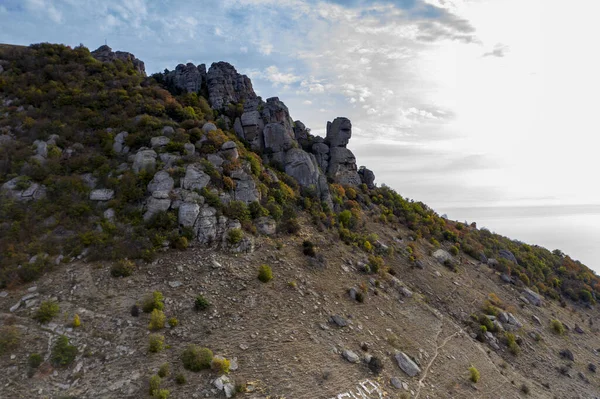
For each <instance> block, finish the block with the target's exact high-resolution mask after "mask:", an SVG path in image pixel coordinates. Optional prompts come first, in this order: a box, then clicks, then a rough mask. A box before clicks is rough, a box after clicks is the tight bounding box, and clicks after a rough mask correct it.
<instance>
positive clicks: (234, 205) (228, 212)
mask: <svg viewBox="0 0 600 399" xmlns="http://www.w3.org/2000/svg"><path fill="white" fill-rule="evenodd" d="M223 213H224V214H225V216H227V217H228V218H230V219H234V220H239V221H240V222H243V221H245V220H250V211H249V210H248V206H247V205H246V203H245V202H242V201H231V202H230V203H229V204H227V206H226V207H225V209H224V210H223Z"/></svg>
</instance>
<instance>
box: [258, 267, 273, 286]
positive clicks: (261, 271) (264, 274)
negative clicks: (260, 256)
mask: <svg viewBox="0 0 600 399" xmlns="http://www.w3.org/2000/svg"><path fill="white" fill-rule="evenodd" d="M258 279H259V280H260V281H262V282H263V283H268V282H269V281H271V280H273V271H272V270H271V267H270V266H269V265H261V266H260V267H259V268H258Z"/></svg>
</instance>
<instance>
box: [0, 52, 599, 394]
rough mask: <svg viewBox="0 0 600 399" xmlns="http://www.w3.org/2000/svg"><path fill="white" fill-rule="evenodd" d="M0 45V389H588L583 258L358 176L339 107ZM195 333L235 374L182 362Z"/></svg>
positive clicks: (181, 70)
mask: <svg viewBox="0 0 600 399" xmlns="http://www.w3.org/2000/svg"><path fill="white" fill-rule="evenodd" d="M0 66H2V69H1V70H0V95H1V96H2V98H1V101H2V103H1V107H0V108H1V109H0V112H1V115H2V119H0V129H1V133H2V135H0V154H2V155H1V156H0V183H1V184H2V186H1V191H2V194H1V195H2V197H1V200H2V202H1V206H0V237H1V238H0V264H1V265H2V266H1V268H0V271H1V272H2V273H1V275H0V282H1V284H2V286H3V289H4V291H1V292H0V309H2V311H3V312H4V313H2V314H0V321H1V323H2V324H1V325H0V328H1V329H2V334H0V335H1V336H2V338H1V339H0V356H2V357H1V358H0V361H2V363H3V364H5V365H6V372H5V373H4V374H3V375H2V377H0V383H1V386H2V388H0V392H2V393H3V394H4V395H3V396H6V397H32V396H37V397H63V396H71V397H86V398H87V397H89V398H92V397H107V398H108V397H146V396H149V395H150V394H151V395H152V396H155V397H166V396H167V395H168V393H167V392H166V391H165V390H168V391H170V395H171V397H181V398H185V397H216V396H219V395H225V394H227V395H231V394H233V392H230V391H231V390H233V389H234V388H236V389H237V390H238V391H240V392H239V393H238V394H239V395H246V396H248V397H290V398H309V397H323V398H331V397H338V398H343V397H367V398H375V397H382V396H389V397H465V398H467V397H489V398H497V397H506V398H512V397H519V396H524V395H529V396H531V397H539V398H545V397H551V396H555V397H561V398H562V397H573V398H575V397H593V396H594V395H597V391H598V386H599V383H600V381H599V380H598V378H597V377H596V375H595V367H596V366H595V364H596V362H597V356H598V353H597V350H596V348H599V347H600V345H599V342H598V330H597V329H596V327H595V324H594V323H595V322H596V318H597V312H596V310H595V309H594V307H593V305H594V304H595V300H596V295H597V293H598V292H600V284H599V283H598V282H599V281H600V280H599V279H598V277H597V276H596V275H595V274H594V273H593V272H591V271H590V270H589V269H588V268H586V267H585V266H584V265H581V264H580V263H578V262H575V261H573V260H571V259H570V258H569V257H568V256H566V255H564V254H563V253H561V252H560V251H554V252H552V253H551V252H549V251H547V250H546V249H544V248H540V247H536V246H530V245H527V244H524V243H520V242H514V241H511V240H509V239H507V238H505V237H501V236H498V235H496V234H493V233H491V232H489V231H486V230H479V229H477V228H476V225H475V224H472V225H466V224H463V223H457V222H453V221H449V220H446V219H444V218H441V217H439V216H438V215H437V214H436V213H435V212H434V211H432V210H431V209H429V208H428V207H427V206H426V205H424V204H422V203H418V202H413V201H408V200H406V199H404V198H402V197H401V196H400V195H399V194H397V193H395V192H394V191H393V190H391V189H389V188H388V187H385V186H382V187H376V185H375V184H374V180H375V177H374V175H373V172H371V171H370V170H368V169H367V168H364V167H361V168H358V167H357V162H356V159H355V157H354V155H353V154H352V152H351V151H350V150H348V149H347V148H346V146H347V144H348V141H349V140H350V139H351V136H352V123H351V122H350V120H348V119H347V118H336V119H334V120H333V121H332V122H328V124H327V134H326V137H324V138H321V137H316V136H313V135H311V134H310V130H309V129H307V128H306V127H305V125H304V124H303V123H302V122H301V121H294V120H293V119H292V118H291V116H290V112H289V110H288V108H287V107H286V106H285V104H284V103H283V102H282V101H280V100H279V99H278V98H276V97H273V98H269V99H267V100H266V101H263V100H262V99H261V98H260V97H258V96H257V95H256V94H255V92H254V90H253V88H252V83H251V82H250V80H249V79H248V78H247V77H246V76H243V75H240V74H238V73H237V71H236V70H235V68H234V67H233V66H231V65H230V64H227V63H224V62H218V63H213V64H212V65H211V66H210V67H209V69H208V71H207V70H206V66H205V65H203V64H202V65H199V66H195V65H193V64H187V65H179V66H177V67H176V69H175V70H174V71H165V72H164V73H160V74H154V75H152V76H151V77H149V78H148V77H146V76H145V69H144V64H143V62H141V61H140V60H137V59H136V58H135V57H134V56H133V55H132V54H129V53H123V52H113V51H112V50H111V49H110V48H107V47H101V48H100V49H98V50H96V51H94V52H92V53H90V52H89V51H88V50H87V49H85V48H84V47H78V48H76V49H70V48H68V47H65V46H60V45H50V44H41V45H33V46H31V47H28V48H26V47H11V46H1V47H0ZM261 265H268V266H270V267H271V268H272V271H273V275H274V278H273V280H272V281H270V282H266V283H262V282H260V281H259V279H258V278H257V276H258V270H259V266H261ZM155 291H159V292H161V293H162V295H164V299H163V300H162V301H161V300H158V301H157V302H159V303H160V304H156V306H157V307H158V308H162V309H160V311H159V309H157V310H156V312H154V313H153V314H152V316H150V315H149V314H146V313H142V314H137V313H138V312H139V311H137V310H134V309H133V308H132V307H135V306H134V305H135V304H138V305H139V306H142V307H143V304H144V303H145V302H146V299H145V297H146V296H148V295H152V292H155ZM198 295H202V297H201V298H200V299H198V298H197V297H198ZM202 298H204V299H202ZM205 300H206V301H207V302H205ZM195 301H197V302H198V305H197V306H196V308H195V305H194V303H195ZM207 303H210V305H207ZM57 305H58V309H56V306H57ZM151 308H152V306H150V308H149V309H147V310H152V309H151ZM136 309H137V308H136ZM148 313H150V312H148ZM165 314H166V316H168V317H169V318H170V317H175V318H176V319H177V323H175V322H174V321H171V323H170V324H169V325H170V327H166V326H167V324H168V323H166V321H165V320H160V317H161V316H164V315H165ZM75 315H78V320H79V321H80V323H81V325H80V326H76V324H77V323H75V322H74V320H73V318H74V317H75ZM149 323H150V327H151V328H150V329H149ZM165 327H166V328H165ZM149 330H152V334H153V335H149V334H150V331H149ZM565 330H566V331H565ZM63 337H66V339H67V340H68V341H69V342H70V344H72V345H73V348H71V347H69V346H68V345H65V342H64V340H65V338H63ZM161 337H162V338H161ZM161 339H162V340H163V341H164V345H162V348H161V345H160V344H159V341H160V340H161ZM150 341H152V342H153V345H154V346H153V349H162V350H160V351H158V352H157V353H153V352H152V351H149V348H150V347H151V345H150V344H151V342H150ZM61 344H62V346H61ZM190 344H197V345H200V346H203V347H208V348H210V349H212V351H213V352H214V354H215V355H223V356H225V357H226V358H227V359H230V360H232V367H230V373H229V377H227V378H229V379H230V380H231V381H230V382H229V383H228V382H227V380H226V379H223V378H221V377H220V376H221V375H223V373H222V372H219V367H220V366H219V365H222V364H223V360H221V361H215V362H213V369H212V370H205V371H200V372H193V371H190V370H187V369H185V368H184V364H183V363H184V362H182V360H181V358H182V356H183V354H184V353H185V349H186V347H188V345H190ZM57 345H58V346H57ZM32 355H33V356H32ZM36 355H37V356H36ZM374 358H375V359H376V360H373V359H374ZM234 359H236V360H235V361H233V360H234ZM165 363H168V364H169V365H170V368H171V373H170V375H168V376H163V377H162V380H161V382H160V388H156V387H152V385H151V384H152V382H151V381H154V382H155V383H156V381H157V380H158V379H157V378H158V377H152V376H153V375H154V374H156V373H162V372H160V371H159V369H160V367H161V365H162V364H165ZM235 365H237V366H238V367H235ZM470 366H474V367H475V368H476V369H477V370H478V372H479V375H480V380H479V381H478V382H471V381H469V367H470ZM221 371H222V369H221ZM178 374H181V375H183V376H185V377H186V379H187V383H186V384H182V385H178V384H177V383H176V378H175V376H176V375H178ZM569 377H571V378H569ZM151 378H152V379H151ZM216 379H217V380H218V381H216V382H215V380H216ZM180 381H181V380H180ZM223 385H224V386H223ZM315 388H316V389H315ZM161 390H162V391H161Z"/></svg>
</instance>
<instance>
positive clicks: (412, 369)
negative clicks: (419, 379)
mask: <svg viewBox="0 0 600 399" xmlns="http://www.w3.org/2000/svg"><path fill="white" fill-rule="evenodd" d="M394 357H395V358H396V362H398V367H400V369H401V370H402V371H404V372H405V373H406V374H407V375H408V376H409V377H414V376H416V375H417V374H419V373H420V372H421V369H420V368H419V366H417V364H416V363H415V362H414V361H413V360H412V359H411V358H410V357H408V356H407V355H406V354H405V353H403V352H397V353H396V355H395V356H394Z"/></svg>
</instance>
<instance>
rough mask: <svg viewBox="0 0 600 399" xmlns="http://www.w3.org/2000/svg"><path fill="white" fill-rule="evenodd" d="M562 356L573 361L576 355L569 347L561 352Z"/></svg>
mask: <svg viewBox="0 0 600 399" xmlns="http://www.w3.org/2000/svg"><path fill="white" fill-rule="evenodd" d="M559 354H560V357H562V358H564V359H567V360H570V361H572V362H574V361H575V356H573V352H571V351H570V350H569V349H563V350H561V351H560V352H559Z"/></svg>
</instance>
